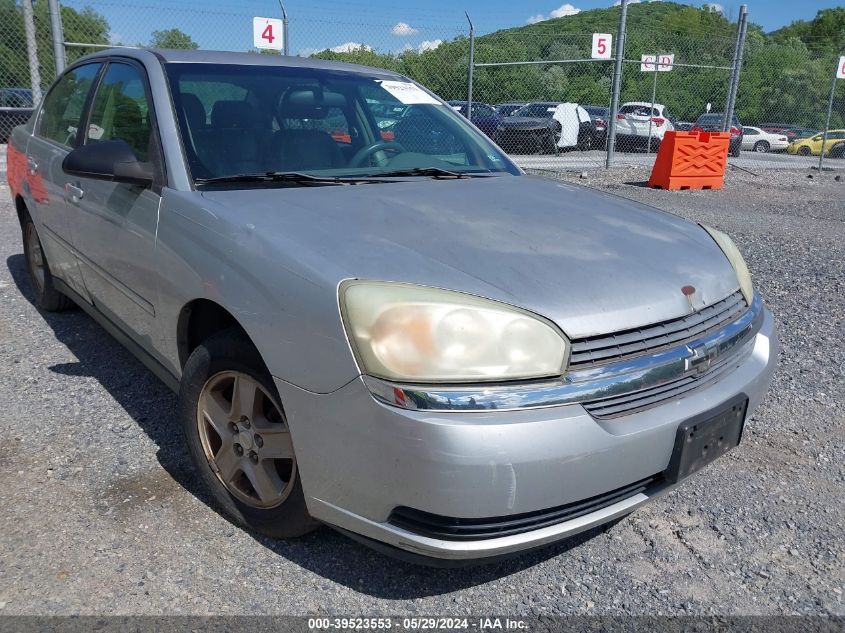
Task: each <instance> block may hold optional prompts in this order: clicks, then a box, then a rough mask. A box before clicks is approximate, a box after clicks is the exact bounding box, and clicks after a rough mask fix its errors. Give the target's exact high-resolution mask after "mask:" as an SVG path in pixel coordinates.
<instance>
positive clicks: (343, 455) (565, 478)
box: [276, 310, 778, 560]
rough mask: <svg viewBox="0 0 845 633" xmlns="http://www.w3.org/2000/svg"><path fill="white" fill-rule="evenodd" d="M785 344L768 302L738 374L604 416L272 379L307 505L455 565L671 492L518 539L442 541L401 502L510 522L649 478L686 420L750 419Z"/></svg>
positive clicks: (528, 545) (535, 542)
mask: <svg viewBox="0 0 845 633" xmlns="http://www.w3.org/2000/svg"><path fill="white" fill-rule="evenodd" d="M777 351H778V343H777V337H776V333H775V327H774V321H773V318H772V315H771V313H770V312H768V310H765V311H764V319H763V323H762V326H761V328H760V330H759V332H758V333H757V334H756V336H755V338H754V343H753V349H752V352H751V354H750V355H749V356H748V357H747V358H746V359H745V360H744V361H743V362H742V363H741V364H740V365H739V366H738V367H737V368H736V369H734V370H733V371H731V372H730V373H727V374H725V375H723V376H721V377H720V378H719V379H718V380H716V381H714V382H711V383H708V384H707V385H706V386H705V387H702V388H700V389H698V390H694V391H691V392H688V393H687V394H684V396H683V397H681V398H679V399H677V400H671V401H669V402H667V403H664V404H661V405H660V406H657V407H654V408H651V409H648V410H644V411H639V412H635V413H632V414H630V415H626V416H623V417H618V418H612V419H596V418H594V417H592V416H591V415H589V414H588V413H587V412H586V410H585V409H584V408H583V407H582V406H581V405H578V404H571V405H563V406H558V407H547V408H539V409H528V410H514V411H471V412H457V411H447V412H437V411H426V410H406V409H399V408H396V407H392V406H388V405H385V404H382V403H379V402H377V401H376V400H375V399H374V398H373V397H372V395H371V394H370V392H369V391H368V389H367V388H366V386H365V384H364V382H363V380H362V379H360V378H359V379H356V380H354V381H352V382H350V383H349V384H347V385H346V386H345V387H343V388H341V389H339V390H338V391H336V392H333V393H331V394H322V395H321V394H314V393H311V392H306V391H304V390H301V389H299V388H297V387H294V386H293V385H290V384H289V383H286V382H284V381H281V380H279V379H276V384H277V386H278V388H279V392H280V396H281V399H282V402H283V403H284V404H285V410H286V414H287V418H288V422H289V424H290V427H291V432H292V434H293V439H294V445H295V448H296V453H297V462H298V466H299V469H300V472H301V475H302V482H303V488H304V491H305V495H306V500H307V504H308V509H309V512H310V513H311V514H312V515H313V516H314V517H315V518H317V519H320V520H322V521H324V522H326V523H329V524H331V525H334V526H336V527H338V528H341V529H342V530H346V531H349V532H352V533H355V534H358V535H360V536H362V537H365V539H372V540H374V541H378V542H380V543H384V544H386V545H388V546H391V547H393V548H398V549H400V550H404V551H406V552H410V553H413V554H415V555H420V556H424V557H433V558H436V559H446V560H467V559H484V558H491V557H499V556H503V555H509V554H513V553H516V552H520V551H523V550H528V549H533V548H536V547H539V546H542V545H545V544H548V543H551V542H553V541H557V540H559V539H562V538H565V537H568V536H571V535H573V534H576V533H578V532H581V531H583V530H587V529H589V528H591V527H594V526H597V525H600V524H603V523H606V522H608V521H611V520H613V519H615V518H617V517H620V516H623V515H625V514H627V513H629V512H631V511H632V510H634V509H636V508H637V507H639V506H640V505H642V504H643V503H645V502H646V501H648V500H650V499H653V498H655V497H657V496H659V495H661V494H664V493H665V492H667V491H668V490H670V489H671V486H670V485H669V484H666V483H665V482H661V481H660V480H659V479H658V480H655V481H654V482H653V483H652V485H650V486H648V487H647V488H645V489H644V490H642V491H640V492H636V494H633V495H631V496H629V497H626V498H622V499H620V500H619V501H616V502H614V503H611V504H610V505H606V506H604V507H601V508H599V509H596V510H595V511H592V512H590V513H588V514H583V515H580V516H576V517H574V518H571V519H567V520H563V521H562V522H559V523H555V524H553V525H546V526H544V527H540V528H538V529H534V530H530V531H527V532H522V533H519V534H512V535H508V536H502V537H495V538H483V539H477V540H471V539H470V540H467V539H463V540H452V539H446V538H432V537H430V536H425V535H421V534H419V533H415V532H413V531H410V530H407V529H404V528H402V527H401V526H399V525H396V524H394V523H391V522H390V521H389V518H390V516H391V513H392V512H393V510H394V509H395V508H397V507H400V506H405V507H409V508H414V509H415V510H419V511H422V512H424V513H431V514H433V515H439V516H444V517H463V518H484V517H508V516H511V515H519V514H525V513H536V512H539V511H542V510H545V509H548V508H555V507H558V506H566V505H567V504H574V503H576V502H579V501H582V500H584V499H588V498H592V497H597V496H601V495H604V494H605V493H608V491H614V490H617V489H622V488H624V487H626V486H629V485H631V484H632V483H633V482H639V481H642V480H646V479H648V478H650V477H652V476H654V475H655V473H660V472H662V471H663V470H664V469H665V468H666V467H667V465H668V463H669V460H670V457H671V453H672V448H673V444H674V440H675V434H676V430H677V428H678V425H679V424H680V423H681V422H682V421H684V420H686V419H689V418H691V417H693V416H695V415H698V414H701V413H703V412H706V411H708V410H710V409H713V408H714V407H716V406H718V405H719V404H721V403H723V402H725V401H727V400H730V399H731V398H733V397H734V396H736V395H737V394H739V393H744V394H745V395H747V396H748V398H749V404H748V414H749V415H750V414H751V412H753V410H754V409H755V408H756V407H757V406H758V404H759V403H760V401H761V399H762V397H763V396H764V394H765V392H766V390H767V388H768V386H769V383H770V381H771V376H772V372H773V370H774V367H775V364H776V361H777Z"/></svg>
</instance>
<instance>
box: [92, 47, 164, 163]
mask: <svg viewBox="0 0 845 633" xmlns="http://www.w3.org/2000/svg"><path fill="white" fill-rule="evenodd" d="M151 129H152V127H151V125H150V106H149V103H148V102H147V96H146V93H145V92H144V81H143V79H142V77H141V71H139V70H138V69H137V68H135V67H134V66H130V65H129V64H119V63H111V64H109V67H108V68H107V69H106V73H105V75H103V79H102V81H100V85H99V86H98V87H97V93H96V94H95V96H94V101H93V102H92V104H91V118H90V121H89V123H88V134H87V140H86V143H90V142H97V141H113V140H117V139H120V140H123V141H126V142H127V143H128V144H129V146H130V147H131V148H132V150H133V151H134V152H135V156H137V157H138V160H141V161H146V160H147V159H148V156H149V149H150V134H151Z"/></svg>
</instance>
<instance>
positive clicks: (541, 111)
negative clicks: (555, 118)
mask: <svg viewBox="0 0 845 633" xmlns="http://www.w3.org/2000/svg"><path fill="white" fill-rule="evenodd" d="M556 108H557V104H556V103H529V104H528V105H526V106H522V107H521V108H520V109H519V110H517V111H516V112H514V113H513V114H512V115H511V116H522V117H529V118H532V119H551V118H552V115H553V114H554V113H555V109H556Z"/></svg>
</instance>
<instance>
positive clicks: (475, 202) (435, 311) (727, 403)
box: [4, 48, 778, 565]
mask: <svg viewBox="0 0 845 633" xmlns="http://www.w3.org/2000/svg"><path fill="white" fill-rule="evenodd" d="M376 104H381V105H387V106H390V107H392V106H393V105H408V106H411V107H410V108H409V111H408V112H406V113H405V114H404V116H403V117H402V118H401V119H399V120H398V121H396V123H395V124H394V125H393V128H392V129H393V132H394V134H395V141H391V142H386V141H383V140H382V138H381V137H380V131H381V129H380V128H379V127H378V125H377V123H376V119H375V117H374V116H373V113H372V107H373V106H374V105H376ZM570 105H574V104H570ZM145 114H149V115H150V116H145ZM585 114H586V112H585ZM587 116H588V115H587ZM326 117H329V118H332V119H334V118H342V119H344V123H342V124H340V123H339V122H336V121H332V122H331V123H330V124H329V125H328V126H327V125H323V124H322V123H321V122H322V121H323V119H325V118H326ZM327 130H334V131H338V130H346V133H348V134H349V137H350V139H349V142H348V143H347V142H345V140H344V142H338V141H336V140H334V139H333V138H332V136H331V134H330V131H327ZM268 140H271V141H272V142H268ZM13 166H14V168H13ZM9 167H10V168H9V171H8V175H9V185H10V191H11V198H12V200H13V201H14V204H10V205H5V206H4V210H5V211H7V212H9V213H12V214H14V215H13V217H14V219H16V220H18V221H19V224H20V227H21V233H22V238H23V240H22V241H23V253H24V254H23V262H24V263H23V267H24V268H25V270H26V273H25V274H26V275H27V277H28V279H29V284H30V285H29V288H28V289H27V290H26V292H27V297H28V298H29V297H32V299H31V300H32V301H33V303H34V304H35V305H36V306H37V308H38V309H39V310H41V311H58V310H62V309H67V308H69V307H72V306H73V305H74V304H76V305H77V306H79V307H80V308H82V309H84V310H85V311H86V312H87V313H88V314H89V315H91V317H92V318H93V319H95V320H96V321H97V322H99V323H100V324H101V325H102V326H103V328H104V329H105V331H107V332H109V333H110V334H112V335H113V336H115V337H116V338H117V339H118V340H119V341H120V342H121V343H122V344H123V345H125V346H126V347H127V348H128V349H129V350H130V351H131V352H132V353H134V354H135V355H136V356H137V357H138V358H139V359H140V360H141V361H142V362H144V364H145V365H146V366H147V367H149V368H150V369H151V370H152V371H154V372H155V373H156V375H157V376H158V377H159V378H160V379H161V380H162V381H163V382H164V383H165V384H166V385H167V386H168V387H169V388H170V389H172V390H174V391H175V392H176V393H177V396H176V398H175V402H176V408H175V409H176V410H175V412H174V416H173V419H172V420H171V419H169V416H163V418H162V419H160V420H158V421H157V422H156V423H157V424H160V425H162V429H163V430H162V434H163V437H166V438H167V441H168V442H171V443H172V444H173V447H174V450H178V449H177V448H175V447H178V446H179V445H180V443H184V446H185V449H186V452H187V453H188V455H189V459H190V461H191V463H192V464H193V467H194V470H193V472H192V473H191V474H190V475H187V474H186V475H187V476H189V477H192V478H193V480H192V491H194V492H196V493H197V497H198V498H199V499H201V500H206V499H208V500H213V503H214V505H215V506H216V507H217V508H219V510H220V511H221V512H222V513H224V514H225V515H226V516H227V517H228V518H229V520H230V521H232V522H234V523H236V524H238V525H240V526H243V527H244V528H246V529H248V530H250V531H252V532H257V533H261V534H265V535H268V536H270V537H275V538H293V537H298V536H302V535H304V534H306V533H308V532H310V531H312V530H314V529H316V528H317V527H319V526H320V525H321V523H326V524H329V525H332V526H334V527H336V528H338V529H339V530H340V531H342V532H343V533H344V534H347V535H351V536H353V537H354V538H357V539H359V540H361V541H362V542H363V543H365V544H367V545H369V546H371V547H375V548H378V549H379V550H381V551H384V552H389V553H391V554H394V555H397V556H401V557H403V558H406V559H410V560H413V561H416V562H422V561H428V562H429V563H431V562H433V561H432V559H434V561H437V560H439V562H441V563H443V564H449V563H452V564H454V563H455V562H459V561H466V560H478V559H488V560H489V559H491V558H499V557H502V556H506V555H512V554H517V553H519V552H522V551H527V550H531V549H534V548H537V547H540V546H545V545H549V544H551V543H553V542H558V541H560V540H562V539H565V538H567V537H570V536H572V535H574V534H577V533H579V532H583V531H584V530H590V529H593V528H595V527H597V526H599V525H602V524H606V523H608V522H611V521H614V520H616V519H618V518H620V517H622V516H625V515H626V514H628V513H630V512H633V511H634V510H635V509H636V508H638V507H640V506H641V505H643V504H644V503H646V502H648V501H649V500H652V499H654V498H657V497H659V496H661V495H663V494H666V493H668V492H670V491H671V490H673V489H675V488H676V487H677V486H678V485H679V484H680V483H681V482H682V481H684V480H685V479H687V478H688V477H690V476H691V475H693V474H694V473H695V472H697V471H699V470H701V469H702V468H704V467H706V466H707V465H708V464H710V463H711V462H713V461H714V460H716V459H718V458H719V457H721V456H722V455H724V454H725V453H727V452H728V451H730V450H732V449H733V448H734V447H736V446H737V445H738V444H739V443H740V441H741V438H742V436H743V428H744V425H745V423H746V419H748V418H750V416H752V415H753V414H754V412H755V410H757V409H758V406H759V405H760V403H761V402H762V400H763V398H764V396H765V393H766V391H767V389H768V387H769V384H770V382H771V378H772V374H773V372H774V369H775V366H776V364H777V360H778V338H777V332H776V327H775V322H774V318H773V316H772V314H771V312H770V311H769V310H768V309H767V308H766V307H765V305H764V303H763V300H762V298H761V296H760V294H759V293H758V292H756V291H755V289H754V285H753V283H752V279H751V275H750V273H749V271H748V267H747V265H746V263H745V261H744V259H743V257H742V255H741V254H740V252H739V249H738V248H737V246H736V245H735V244H734V242H733V241H732V240H731V238H730V237H728V236H727V235H726V234H724V233H722V232H720V231H718V230H716V229H713V228H710V227H706V226H702V225H699V224H696V223H693V222H689V221H687V220H684V219H682V218H680V217H678V216H676V215H673V214H669V213H664V212H662V211H659V210H657V209H654V208H652V207H649V206H646V205H642V204H639V203H637V202H634V201H633V200H627V199H623V198H621V197H619V196H614V195H609V194H606V193H602V192H598V191H595V190H593V189H589V188H587V187H580V186H577V185H574V184H569V183H567V184H564V183H561V182H560V181H557V180H552V179H545V178H541V177H538V176H532V175H528V174H525V173H524V172H523V171H522V170H521V169H519V167H518V166H517V165H516V164H514V163H513V161H511V159H510V158H509V157H508V156H507V155H505V154H504V153H503V152H501V151H500V149H499V148H497V147H496V146H495V145H494V144H493V143H492V142H490V141H489V139H487V138H486V137H485V136H484V134H482V133H480V132H479V131H478V130H476V129H475V128H474V127H472V126H470V125H466V121H465V119H462V118H461V117H460V115H458V114H457V113H456V112H454V111H453V110H452V109H451V108H450V107H449V106H447V105H446V104H445V103H443V102H442V101H440V100H439V99H437V98H436V97H434V96H433V95H432V94H431V93H430V92H428V91H427V90H425V89H423V88H422V87H421V86H419V85H418V84H416V83H414V82H413V81H411V80H410V79H408V78H407V77H403V76H402V75H399V74H396V73H393V72H391V71H388V70H385V69H383V68H367V67H364V66H360V65H351V64H343V63H339V62H334V61H326V60H316V59H308V58H291V57H283V56H279V55H273V56H270V55H266V56H264V55H262V56H259V55H252V54H248V53H224V52H215V51H193V50H148V49H141V48H137V49H135V48H121V49H112V50H105V51H101V52H98V53H95V54H93V55H89V56H86V57H83V58H81V59H78V60H75V61H74V62H73V63H72V64H71V65H70V66H69V67H68V69H67V70H66V71H65V72H64V73H63V74H62V75H61V76H60V77H59V78H58V79H57V80H56V83H55V84H54V87H53V88H52V89H51V90H50V91H49V92H48V93H47V95H46V97H45V98H44V100H43V103H42V105H41V108H40V111H39V114H38V116H37V117H34V118H33V119H31V120H30V122H29V123H27V124H26V125H25V126H19V127H17V128H15V129H14V130H13V132H12V137H11V139H10V144H9ZM36 177H38V178H43V180H44V181H45V182H46V184H47V187H46V190H47V200H45V201H39V200H38V199H37V198H36V197H35V196H34V195H33V185H32V181H33V179H34V178H36ZM4 292H5V293H6V294H8V293H9V292H11V289H5V290H4ZM34 318H37V317H34V316H33V314H32V313H31V311H30V312H28V313H27V315H26V316H24V315H21V317H20V319H21V322H22V324H26V321H25V319H34ZM51 322H52V320H51ZM27 329H28V330H29V331H32V332H34V331H35V330H36V328H35V327H29V328H27ZM22 331H24V330H23V328H22ZM63 358H64V356H59V357H58V358H57V359H52V360H51V359H46V358H45V359H41V360H42V362H45V363H51V362H54V361H55V360H62V359H63ZM33 360H36V359H33ZM103 362H104V363H106V364H108V370H109V371H121V369H122V367H121V364H122V363H123V362H124V359H122V358H114V359H104V360H103ZM74 373H77V372H74ZM22 397H28V398H32V399H33V401H35V399H38V398H40V397H41V395H40V394H39V393H38V390H36V389H31V390H29V391H28V392H27V394H22ZM148 404H150V405H151V406H152V403H148ZM88 406H90V407H91V410H87V411H85V412H84V414H85V415H88V416H91V417H92V418H94V419H96V418H97V417H98V416H99V415H100V412H98V411H96V410H95V407H96V406H97V403H96V402H94V401H89V402H87V403H86V407H88ZM149 413H150V412H149V411H144V410H143V406H141V407H140V408H139V409H138V411H133V414H135V415H139V414H149ZM12 414H14V415H18V414H19V413H18V412H16V411H13V412H12ZM51 422H52V424H53V426H54V431H55V433H62V434H69V435H71V436H74V434H75V433H76V426H77V425H75V420H74V417H73V416H62V415H57V416H56V419H55V420H54V421H51ZM759 424H760V426H765V420H761V421H759ZM168 425H171V426H169V427H168ZM104 433H105V432H104ZM76 435H78V436H79V437H78V440H77V441H78V442H79V444H78V448H79V450H80V451H85V450H87V447H88V445H89V442H91V441H92V440H91V438H89V437H87V436H83V435H82V434H79V433H76ZM107 435H109V436H111V435H112V434H110V433H109V434H107ZM101 440H102V441H104V442H114V441H115V440H114V438H112V437H104V438H101ZM39 448H40V447H39ZM4 450H5V447H4ZM45 450H47V451H49V447H47V448H46V449H45ZM168 450H170V449H168ZM7 453H8V451H7V450H6V452H5V453H4V458H5V457H6V455H7ZM23 467H27V468H28V467H29V465H24V466H23ZM90 467H91V468H102V469H103V471H104V472H105V471H108V465H105V464H96V463H95V464H92V465H90ZM745 468H746V465H745V464H743V463H741V462H740V461H739V460H736V459H734V460H723V462H722V465H721V469H720V470H721V471H723V472H727V471H729V470H731V469H733V470H735V471H743V470H744V469H745ZM161 474H162V475H163V476H164V477H167V475H166V474H165V473H163V472H162V473H161ZM743 476H744V475H743ZM194 483H195V484H196V485H197V486H201V487H202V488H203V489H204V492H200V491H199V490H196V489H195V488H194V487H193V484H194ZM108 484H109V481H107V480H104V481H103V486H106V485H108ZM696 487H697V488H699V487H700V486H696ZM34 492H35V491H34ZM39 492H40V491H39ZM103 492H104V490H92V491H91V494H92V495H97V494H101V493H103ZM676 494H677V493H676ZM688 501H689V503H690V504H691V505H692V504H694V505H695V506H696V507H697V506H698V505H699V504H701V503H707V504H710V505H713V506H720V507H722V512H728V511H730V509H732V508H734V507H735V504H734V502H733V501H730V502H728V504H727V505H725V506H723V504H722V497H721V496H720V495H719V494H718V491H712V493H711V494H708V495H707V500H706V501H705V500H702V499H701V498H699V496H698V495H697V494H696V493H695V492H693V495H690V498H689V500H688ZM671 505H673V504H667V506H666V507H670V506H671ZM674 505H678V506H680V505H684V504H683V503H678V504H674ZM192 511H198V508H196V507H195V508H194V509H193V510H192ZM646 523H647V522H646ZM220 524H221V522H219V521H214V520H212V519H211V518H210V517H208V516H204V517H203V516H200V517H199V520H196V521H195V520H194V517H193V516H192V517H189V518H186V519H185V521H184V523H183V526H182V528H180V529H184V530H196V532H195V534H196V537H197V539H198V540H202V539H205V538H206V537H207V536H208V534H209V533H210V531H212V530H215V529H220ZM198 526H199V527H201V528H202V531H200V530H199V527H198ZM71 527H72V526H71ZM71 527H69V529H71ZM87 529H88V534H87V536H88V537H90V538H92V539H97V538H100V537H99V536H98V535H96V534H94V531H95V529H96V528H95V527H89V528H87ZM642 529H643V530H647V529H648V528H647V527H645V524H644V526H643V528H642ZM308 545H312V546H316V547H321V545H320V544H319V543H318V542H315V541H314V540H313V539H312V540H311V541H310V543H305V544H301V545H297V546H296V548H297V549H298V550H299V549H301V548H305V547H307V546H308ZM197 555H198V556H199V555H200V554H199V552H198V553H197ZM211 555H212V556H213V553H212V554H211ZM355 556H357V554H355ZM7 558H8V556H5V555H4V560H5V559H7ZM359 558H360V561H361V564H362V565H365V564H366V565H368V564H369V560H368V559H366V557H364V556H360V557H359ZM351 564H352V565H354V562H353V563H351ZM381 564H382V563H380V562H378V563H377V565H381Z"/></svg>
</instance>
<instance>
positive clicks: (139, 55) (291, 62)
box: [78, 47, 404, 78]
mask: <svg viewBox="0 0 845 633" xmlns="http://www.w3.org/2000/svg"><path fill="white" fill-rule="evenodd" d="M148 53H153V54H154V55H155V56H156V57H158V58H159V59H160V60H161V61H162V62H164V63H173V64H234V65H241V66H282V67H284V66H287V67H295V68H315V69H320V70H334V71H340V72H350V73H357V74H366V75H379V76H383V77H395V78H404V77H403V76H402V75H400V74H399V73H395V72H393V71H390V70H385V69H383V68H373V67H371V66H363V65H361V64H348V63H346V62H337V61H332V60H325V59H312V58H310V57H294V56H285V55H260V54H258V53H233V52H231V51H208V50H175V49H166V48H130V47H126V48H107V49H104V50H102V51H98V52H96V53H92V54H91V55H86V56H85V57H83V58H81V59H80V60H78V61H82V60H92V59H96V58H98V57H112V56H120V57H132V58H135V59H140V60H143V59H144V58H145V54H148Z"/></svg>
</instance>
